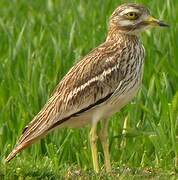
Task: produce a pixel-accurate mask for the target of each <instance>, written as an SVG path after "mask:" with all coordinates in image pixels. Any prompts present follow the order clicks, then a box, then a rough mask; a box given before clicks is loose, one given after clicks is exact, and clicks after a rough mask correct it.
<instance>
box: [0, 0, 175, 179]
mask: <svg viewBox="0 0 178 180" xmlns="http://www.w3.org/2000/svg"><path fill="white" fill-rule="evenodd" d="M123 2H125V1H119V0H106V1H102V0H97V1H95V0H90V1H82V0H75V1H74V0H66V1H64V0H38V1H34V0H28V1H26V0H18V1H17V0H11V1H10V0H1V1H0V9H1V10H0V179H1V178H2V179H3V178H5V179H18V178H19V179H24V178H26V179H34V178H36V179H56V178H57V177H58V178H62V177H66V178H67V177H68V178H88V179H89V178H90V179H91V178H92V179H107V178H110V179H112V178H113V179H114V178H116V177H117V178H119V177H120V179H125V178H126V179H129V178H130V179H139V178H140V179H143V178H145V179H150V178H157V179H159V178H160V179H164V178H165V179H176V175H177V166H178V143H177V142H178V127H177V123H178V121H177V118H178V71H177V67H178V49H177V48H178V39H177V38H178V37H177V30H178V24H177V19H178V13H177V11H178V3H177V1H176V0H165V1H162V0H157V1H147V0H138V1H136V2H141V3H143V4H145V5H146V6H148V7H149V8H150V9H151V11H152V13H153V15H154V16H155V17H160V18H161V19H164V20H165V21H166V22H169V24H170V25H171V28H169V29H153V30H151V31H149V32H147V33H143V35H142V41H143V43H144V45H145V49H146V61H145V71H144V79H143V86H142V89H141V90H140V91H139V93H138V95H137V97H136V98H135V99H134V100H133V101H132V103H130V104H129V105H128V106H127V107H125V108H124V109H122V111H121V112H119V113H117V114H116V115H114V116H113V117H111V120H110V128H109V140H110V153H111V161H112V167H113V171H114V172H113V176H111V175H109V176H108V175H107V174H106V173H105V172H104V170H103V152H102V148H101V145H100V144H98V146H99V162H100V165H101V167H102V171H101V173H99V174H95V173H94V172H93V171H92V160H91V151H90V145H89V141H88V133H89V130H90V129H89V127H86V128H82V129H62V130H58V131H55V132H54V133H51V134H50V135H49V136H47V137H46V138H45V139H43V140H41V141H40V142H39V143H37V144H36V145H34V146H32V147H31V148H29V149H27V150H25V151H24V152H23V153H21V154H20V155H19V156H18V157H17V158H15V159H14V160H13V161H12V162H11V163H10V164H8V165H4V158H5V156H6V155H7V154H8V153H9V152H10V150H12V148H13V146H14V145H15V142H16V140H17V138H18V137H19V136H20V134H21V131H22V129H23V127H24V126H25V125H26V124H27V123H28V122H29V121H30V120H31V119H32V118H33V116H34V115H35V114H36V113H37V112H38V111H39V110H40V108H41V107H42V106H43V105H44V104H45V102H46V100H47V99H48V97H49V95H50V93H51V92H52V90H53V89H54V87H55V86H56V85H57V83H58V82H59V81H60V79H61V78H62V77H63V76H64V75H65V73H66V72H67V71H68V70H69V69H70V67H71V66H72V65H73V64H74V63H75V62H76V61H77V60H78V59H79V58H80V57H82V56H84V55H85V54H87V53H88V52H89V51H90V50H91V49H92V48H94V47H96V46H97V45H99V44H100V43H101V42H103V41H104V39H105V37H106V33H107V22H108V18H109V15H110V14H111V13H112V11H113V10H114V9H115V8H116V7H117V6H118V5H119V4H121V3H123ZM125 117H128V123H127V129H126V134H125V136H123V135H122V130H123V124H124V121H125Z"/></svg>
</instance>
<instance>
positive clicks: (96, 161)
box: [90, 124, 99, 173]
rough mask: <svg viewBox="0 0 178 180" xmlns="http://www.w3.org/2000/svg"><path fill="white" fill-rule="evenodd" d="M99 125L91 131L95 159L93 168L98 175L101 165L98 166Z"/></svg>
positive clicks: (92, 150)
mask: <svg viewBox="0 0 178 180" xmlns="http://www.w3.org/2000/svg"><path fill="white" fill-rule="evenodd" d="M97 139H98V136H97V124H94V125H93V126H92V128H91V131H90V143H91V152H92V159H93V168H94V170H95V171H96V172H97V173H98V172H99V165H98V154H97V153H98V152H97Z"/></svg>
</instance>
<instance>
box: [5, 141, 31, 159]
mask: <svg viewBox="0 0 178 180" xmlns="http://www.w3.org/2000/svg"><path fill="white" fill-rule="evenodd" d="M31 144H33V142H32V141H31V142H30V141H29V142H25V143H22V144H19V145H17V146H16V147H15V148H14V149H13V150H12V152H11V153H10V154H9V155H8V156H7V157H6V159H5V162H9V161H10V160H12V159H13V158H14V157H15V156H16V155H17V154H18V153H19V152H21V151H22V150H23V149H25V148H27V147H28V146H30V145H31Z"/></svg>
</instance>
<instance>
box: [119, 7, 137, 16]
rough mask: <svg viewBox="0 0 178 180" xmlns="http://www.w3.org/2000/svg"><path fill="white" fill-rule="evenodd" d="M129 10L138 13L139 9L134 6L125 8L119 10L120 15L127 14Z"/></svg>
mask: <svg viewBox="0 0 178 180" xmlns="http://www.w3.org/2000/svg"><path fill="white" fill-rule="evenodd" d="M129 12H136V13H139V10H138V9H135V8H129V9H125V10H124V11H122V12H121V15H124V14H127V13H129Z"/></svg>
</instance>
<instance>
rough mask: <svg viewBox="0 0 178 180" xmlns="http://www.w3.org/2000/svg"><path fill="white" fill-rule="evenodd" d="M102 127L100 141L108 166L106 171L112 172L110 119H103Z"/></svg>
mask: <svg viewBox="0 0 178 180" xmlns="http://www.w3.org/2000/svg"><path fill="white" fill-rule="evenodd" d="M101 123H102V127H101V130H100V134H99V137H100V141H101V144H102V147H103V151H104V164H105V168H106V172H108V173H109V172H111V170H112V169H111V163H110V155H109V142H108V120H106V119H105V120H103V121H101Z"/></svg>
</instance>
